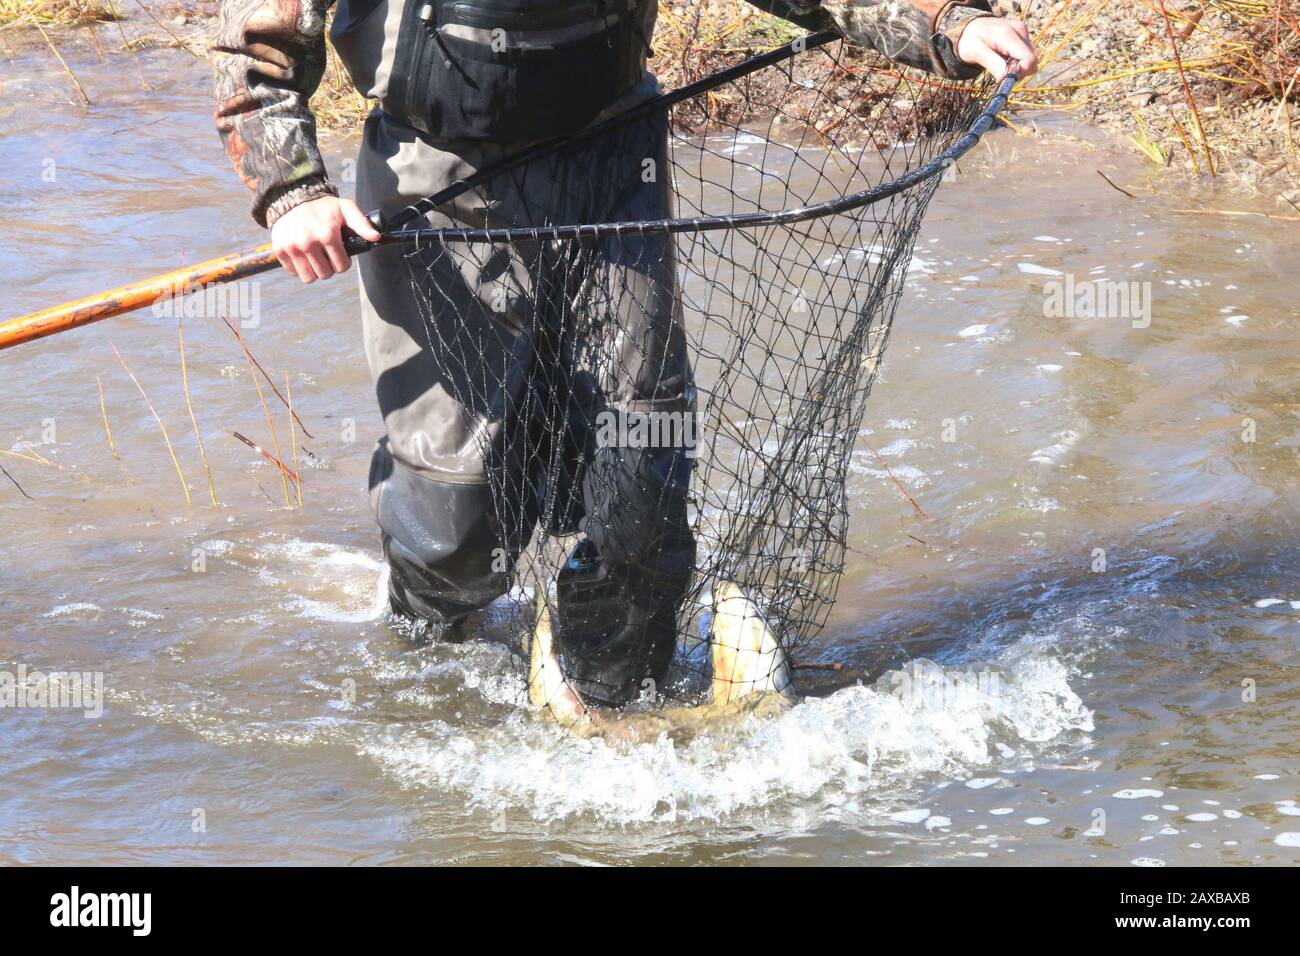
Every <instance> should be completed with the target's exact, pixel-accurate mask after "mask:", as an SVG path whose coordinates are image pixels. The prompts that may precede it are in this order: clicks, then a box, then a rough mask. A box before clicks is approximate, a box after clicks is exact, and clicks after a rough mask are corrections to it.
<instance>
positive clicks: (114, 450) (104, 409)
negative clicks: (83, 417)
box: [95, 375, 122, 461]
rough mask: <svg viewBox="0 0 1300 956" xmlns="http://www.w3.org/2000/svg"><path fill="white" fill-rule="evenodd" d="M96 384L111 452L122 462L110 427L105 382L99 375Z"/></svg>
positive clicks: (100, 410)
mask: <svg viewBox="0 0 1300 956" xmlns="http://www.w3.org/2000/svg"><path fill="white" fill-rule="evenodd" d="M95 384H96V385H98V386H99V414H100V415H101V416H103V419H104V434H105V435H106V436H107V437H108V448H109V451H111V452H112V453H113V457H114V458H116V459H117V460H118V461H121V460H122V456H121V455H119V454H118V453H117V445H116V444H115V443H114V441H113V429H111V428H110V427H109V426H108V406H107V405H106V404H105V403H104V382H103V380H102V379H101V378H100V377H99V376H98V375H96V376H95Z"/></svg>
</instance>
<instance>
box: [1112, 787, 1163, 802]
mask: <svg viewBox="0 0 1300 956" xmlns="http://www.w3.org/2000/svg"><path fill="white" fill-rule="evenodd" d="M1164 795H1165V792H1164V791H1163V790H1151V789H1149V788H1142V789H1127V790H1116V791H1115V792H1114V793H1112V794H1111V796H1112V797H1114V798H1115V799H1116V800H1141V799H1143V798H1144V797H1163V796H1164Z"/></svg>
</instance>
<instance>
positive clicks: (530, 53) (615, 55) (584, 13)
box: [382, 0, 653, 144]
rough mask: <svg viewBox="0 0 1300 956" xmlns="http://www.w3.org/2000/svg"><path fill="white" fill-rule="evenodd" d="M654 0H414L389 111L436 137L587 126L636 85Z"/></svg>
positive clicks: (524, 135) (502, 139) (544, 135)
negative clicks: (647, 17)
mask: <svg viewBox="0 0 1300 956" xmlns="http://www.w3.org/2000/svg"><path fill="white" fill-rule="evenodd" d="M650 2H653V0H577V2H574V0H567V2H566V0H406V6H405V10H404V12H403V16H402V26H401V31H400V33H399V36H398V42H397V52H396V56H395V59H394V62H393V70H392V76H391V77H390V79H389V82H388V95H387V96H386V97H385V99H384V101H383V104H382V105H383V108H384V110H385V111H386V112H388V113H389V114H391V115H393V116H394V117H396V118H397V119H399V120H401V121H402V122H404V123H406V124H408V125H410V126H413V127H415V128H416V129H418V130H420V131H421V132H423V133H426V134H428V135H429V136H431V137H433V138H434V139H438V140H453V139H485V140H492V141H493V142H498V143H506V144H510V143H525V142H530V141H533V140H538V139H548V138H550V137H552V136H559V135H563V134H565V133H570V132H573V131H575V130H578V129H581V128H582V127H583V126H585V125H587V124H588V123H590V122H591V121H592V120H593V119H595V117H596V116H597V115H598V114H599V113H600V112H601V110H603V109H604V108H605V107H607V106H608V105H609V104H610V103H612V102H613V101H614V100H615V99H617V98H618V97H619V96H621V95H622V94H624V93H626V92H627V91H628V90H630V89H631V88H632V87H633V86H635V85H636V83H637V82H638V80H640V78H641V74H642V72H643V70H644V68H645V56H646V53H647V50H648V47H647V45H646V41H645V39H644V37H643V35H642V34H643V28H642V24H643V23H644V22H645V20H644V18H643V12H644V11H643V8H644V7H645V6H646V5H647V4H648V3H650Z"/></svg>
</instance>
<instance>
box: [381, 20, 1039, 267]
mask: <svg viewBox="0 0 1300 956" xmlns="http://www.w3.org/2000/svg"><path fill="white" fill-rule="evenodd" d="M835 39H838V38H837V37H836V38H835ZM819 45H820V44H819ZM784 50H785V48H782V50H781V51H774V52H784ZM747 64H748V61H746V64H741V65H747ZM1017 79H1018V77H1017V75H1016V73H1015V71H1014V70H1009V71H1008V72H1007V73H1006V75H1005V76H1003V78H1002V79H1001V81H999V83H998V86H997V89H996V90H995V91H994V93H993V95H992V96H991V97H989V100H988V102H986V103H985V104H984V108H983V109H982V110H981V111H980V113H979V115H978V116H976V117H975V119H974V120H973V121H972V122H971V125H970V127H969V128H968V129H967V130H966V132H965V133H963V134H962V135H961V137H960V138H958V140H957V141H956V142H954V143H953V144H952V145H951V146H949V147H948V148H947V149H945V150H944V151H943V152H941V153H939V154H938V155H936V156H935V157H934V158H932V159H930V160H929V161H928V162H926V163H924V164H922V165H920V166H918V167H916V168H915V169H912V170H909V171H908V172H906V173H903V174H902V175H901V176H898V177H897V178H895V179H892V180H890V181H889V182H887V183H878V184H877V185H875V186H872V187H871V188H869V189H864V190H861V191H859V192H855V193H849V194H848V195H845V196H840V197H839V198H837V199H830V200H827V201H825V202H820V203H813V204H810V205H807V206H800V207H798V208H795V209H783V210H777V211H775V212H756V213H743V214H740V215H735V216H709V217H693V218H685V219H656V220H648V221H643V222H607V223H585V224H574V225H555V226H503V227H500V228H486V229H461V228H451V229H448V228H435V227H432V226H422V227H418V228H410V227H405V228H401V229H395V230H392V231H389V232H385V233H384V234H383V238H382V239H381V240H380V244H381V245H391V244H411V243H416V244H430V245H432V244H434V243H507V242H516V241H519V240H521V239H531V240H542V239H551V240H565V239H600V238H605V237H610V236H615V237H616V236H623V235H644V234H649V233H669V234H676V233H691V232H713V231H718V230H722V229H753V228H757V227H761V226H772V225H791V224H793V223H799V222H806V221H808V220H810V219H820V218H823V217H825V216H833V215H838V214H840V213H845V212H850V211H853V210H855V209H861V208H863V207H865V206H870V205H871V204H873V203H877V202H879V201H881V200H882V199H888V198H889V197H891V196H896V195H898V194H899V193H902V192H906V191H907V190H909V189H911V188H913V187H914V186H916V185H918V184H920V183H922V182H925V181H926V180H928V179H932V178H934V177H935V176H937V175H940V174H941V173H943V172H944V171H946V170H947V169H948V167H949V166H951V165H952V164H953V163H954V162H956V161H957V160H958V159H960V158H961V157H962V156H964V155H965V154H966V153H968V152H970V150H971V149H972V148H973V147H974V146H975V144H976V143H978V142H979V140H980V137H982V136H983V135H984V134H985V133H986V132H988V130H989V129H990V128H991V127H992V125H993V122H994V120H996V119H997V116H998V114H999V113H1000V112H1001V111H1002V109H1003V107H1004V106H1006V103H1007V99H1008V98H1009V97H1010V95H1011V89H1012V87H1014V86H1015V84H1016V80H1017ZM652 102H657V101H652ZM660 105H662V104H660ZM668 105H671V104H668ZM620 119H622V117H620ZM594 129H595V128H593V130H594Z"/></svg>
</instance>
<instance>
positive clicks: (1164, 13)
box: [1159, 0, 1215, 176]
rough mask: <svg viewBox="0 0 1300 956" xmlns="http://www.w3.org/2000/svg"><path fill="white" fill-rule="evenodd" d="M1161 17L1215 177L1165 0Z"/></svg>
mask: <svg viewBox="0 0 1300 956" xmlns="http://www.w3.org/2000/svg"><path fill="white" fill-rule="evenodd" d="M1159 3H1160V16H1161V17H1162V18H1163V19H1164V21H1165V34H1166V35H1167V36H1168V37H1169V47H1170V49H1172V50H1173V54H1174V64H1175V66H1176V67H1177V68H1178V78H1179V79H1180V80H1182V83H1183V95H1184V96H1185V97H1186V98H1187V106H1188V108H1189V109H1191V111H1192V120H1193V121H1194V122H1195V123H1196V132H1197V133H1198V134H1199V135H1200V137H1201V149H1202V150H1203V151H1204V152H1205V164H1206V166H1207V167H1208V168H1209V170H1210V175H1211V176H1214V175H1215V170H1214V156H1213V155H1211V153H1210V141H1209V140H1208V139H1206V137H1205V127H1204V126H1202V125H1201V113H1200V111H1199V110H1198V109H1197V108H1196V99H1195V97H1193V96H1192V87H1191V85H1190V84H1189V83H1188V82H1187V74H1186V72H1184V70H1183V55H1182V53H1180V52H1179V50H1178V40H1177V39H1175V37H1174V26H1173V24H1172V23H1170V22H1169V12H1168V11H1167V10H1166V9H1165V0H1159Z"/></svg>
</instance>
